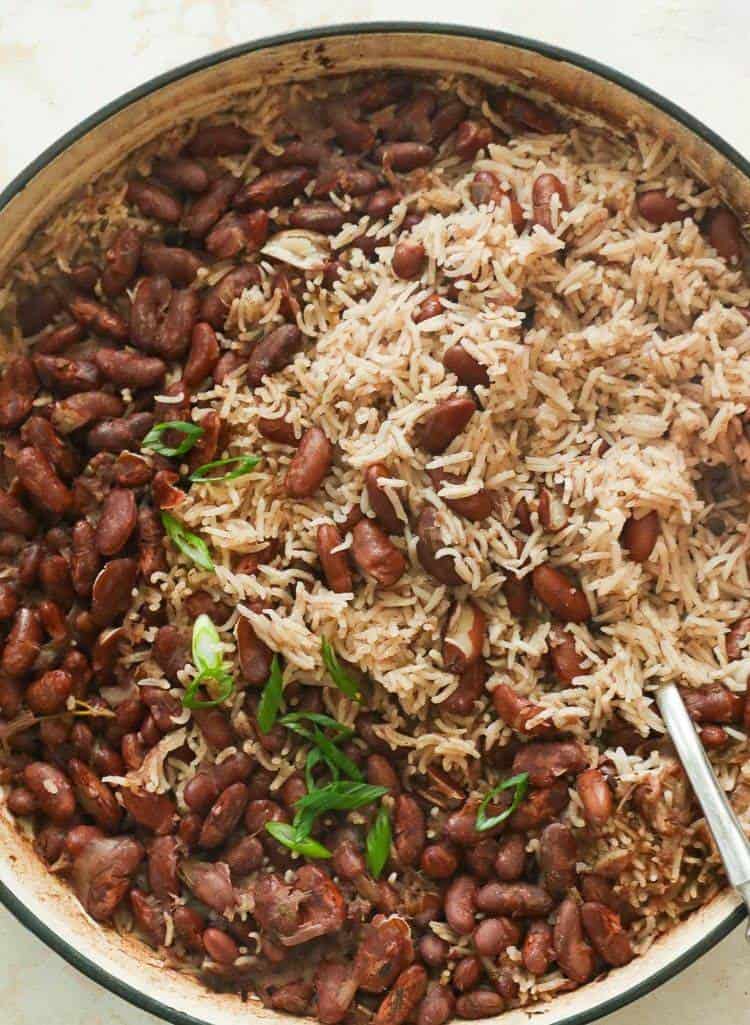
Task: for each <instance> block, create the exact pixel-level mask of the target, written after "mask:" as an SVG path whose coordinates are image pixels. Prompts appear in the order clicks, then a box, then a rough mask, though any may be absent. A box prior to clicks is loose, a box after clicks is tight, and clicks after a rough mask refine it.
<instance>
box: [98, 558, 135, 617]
mask: <svg viewBox="0 0 750 1025" xmlns="http://www.w3.org/2000/svg"><path fill="white" fill-rule="evenodd" d="M137 574H138V565H137V563H136V561H135V559H113V560H112V561H111V562H108V563H107V565H106V566H105V567H104V568H103V569H102V570H101V571H100V572H99V573H98V574H97V576H96V579H95V580H94V584H93V587H92V591H91V615H92V616H93V617H94V620H95V622H96V623H97V624H98V625H99V626H110V625H111V624H112V623H114V621H115V620H116V619H117V618H118V617H119V616H121V615H122V614H123V613H124V612H126V611H127V609H128V607H129V605H130V601H131V593H132V590H133V587H134V586H135V581H136V576H137Z"/></svg>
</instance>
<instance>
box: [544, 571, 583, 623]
mask: <svg viewBox="0 0 750 1025" xmlns="http://www.w3.org/2000/svg"><path fill="white" fill-rule="evenodd" d="M531 578H532V583H533V586H534V591H535V593H536V595H537V597H538V598H539V600H540V601H541V602H543V604H544V605H546V606H547V608H548V609H549V610H550V612H551V613H552V614H553V615H554V616H556V617H557V618H558V619H562V620H563V621H564V622H567V623H585V622H586V621H587V620H589V619H590V618H591V608H590V606H589V602H588V598H587V597H586V595H585V593H584V591H583V590H582V589H581V588H580V587H576V586H575V584H573V582H572V581H571V579H570V577H568V576H567V574H565V573H563V571H562V570H559V569H556V568H555V567H554V566H550V564H549V563H543V564H542V565H541V566H537V567H536V569H535V570H534V571H533V573H532V575H531Z"/></svg>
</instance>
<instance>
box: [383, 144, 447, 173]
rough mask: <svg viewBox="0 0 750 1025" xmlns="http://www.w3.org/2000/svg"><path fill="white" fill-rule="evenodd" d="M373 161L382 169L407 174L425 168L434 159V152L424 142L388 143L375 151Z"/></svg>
mask: <svg viewBox="0 0 750 1025" xmlns="http://www.w3.org/2000/svg"><path fill="white" fill-rule="evenodd" d="M375 159H376V160H378V161H379V162H380V163H381V164H382V165H383V167H389V168H391V169H392V170H394V171H398V172H401V173H407V172H409V171H413V170H415V168H417V167H425V166H426V165H427V164H431V163H432V161H433V160H434V159H435V150H434V149H433V148H432V146H428V145H427V144H426V143H424V142H389V143H387V144H386V145H385V146H380V147H378V149H377V150H376V151H375Z"/></svg>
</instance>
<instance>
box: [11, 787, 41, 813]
mask: <svg viewBox="0 0 750 1025" xmlns="http://www.w3.org/2000/svg"><path fill="white" fill-rule="evenodd" d="M5 804H6V807H7V809H8V811H9V812H10V813H11V814H12V815H20V816H21V817H23V818H25V817H27V816H29V815H33V814H34V812H35V811H36V810H37V808H38V807H39V805H38V804H37V800H36V798H35V797H34V795H33V794H32V792H31V791H30V790H27V789H26V787H14V788H13V789H12V790H11V791H10V793H9V794H8V797H7V799H6V801H5Z"/></svg>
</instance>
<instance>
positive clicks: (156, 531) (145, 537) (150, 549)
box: [138, 506, 167, 580]
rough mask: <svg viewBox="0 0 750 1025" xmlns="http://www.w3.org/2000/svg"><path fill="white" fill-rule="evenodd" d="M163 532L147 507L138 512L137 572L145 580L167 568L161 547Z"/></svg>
mask: <svg viewBox="0 0 750 1025" xmlns="http://www.w3.org/2000/svg"><path fill="white" fill-rule="evenodd" d="M163 537H164V530H163V527H162V525H161V520H160V519H159V517H158V515H157V514H156V512H155V511H154V510H153V509H151V508H150V507H149V506H143V507H142V508H141V509H139V510H138V572H139V573H140V574H141V576H142V577H143V578H144V579H145V580H150V579H151V577H152V575H153V574H154V573H158V572H163V571H164V570H166V568H167V560H166V556H165V554H164V545H163Z"/></svg>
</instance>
